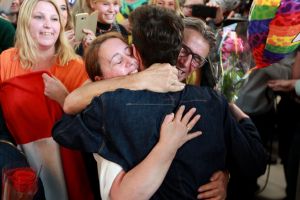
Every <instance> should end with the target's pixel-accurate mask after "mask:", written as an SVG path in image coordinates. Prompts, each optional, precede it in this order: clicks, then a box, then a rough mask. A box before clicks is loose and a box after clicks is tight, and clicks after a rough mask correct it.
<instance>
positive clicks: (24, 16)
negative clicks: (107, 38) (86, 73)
mask: <svg viewBox="0 0 300 200" xmlns="http://www.w3.org/2000/svg"><path fill="white" fill-rule="evenodd" d="M39 1H45V2H49V3H51V4H52V5H53V6H54V8H55V9H56V11H57V13H58V16H59V21H60V32H59V37H58V39H57V41H56V43H55V55H54V56H56V57H57V59H56V60H57V61H58V64H60V65H65V64H67V62H69V61H70V60H72V59H75V58H77V56H76V54H75V52H74V50H73V48H72V47H71V45H70V44H69V42H68V41H67V39H66V37H65V36H64V27H62V23H61V17H60V14H59V13H60V12H59V9H58V8H57V6H56V4H55V3H54V2H53V1H52V0H26V1H24V2H23V3H22V6H21V8H20V12H19V18H18V24H17V27H18V28H17V30H16V43H15V47H16V48H17V49H18V54H19V57H20V62H21V64H22V66H23V67H24V68H25V69H28V68H33V67H34V66H35V65H36V64H37V62H38V57H39V54H40V52H39V49H38V46H37V43H36V41H35V40H34V39H33V38H32V37H31V35H30V32H29V26H30V21H31V16H32V13H33V10H34V8H35V7H36V5H37V3H38V2H39Z"/></svg>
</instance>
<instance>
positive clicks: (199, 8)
mask: <svg viewBox="0 0 300 200" xmlns="http://www.w3.org/2000/svg"><path fill="white" fill-rule="evenodd" d="M216 15H217V8H215V7H209V6H206V5H202V4H196V5H192V16H193V17H200V18H203V19H205V18H207V17H210V18H216Z"/></svg>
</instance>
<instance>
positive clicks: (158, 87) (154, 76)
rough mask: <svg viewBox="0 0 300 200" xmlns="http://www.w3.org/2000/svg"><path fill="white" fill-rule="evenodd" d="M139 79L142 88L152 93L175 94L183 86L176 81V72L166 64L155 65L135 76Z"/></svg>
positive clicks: (174, 68)
mask: <svg viewBox="0 0 300 200" xmlns="http://www.w3.org/2000/svg"><path fill="white" fill-rule="evenodd" d="M136 75H137V76H138V77H140V80H141V84H142V88H143V89H146V90H150V91H153V92H176V91H181V90H183V89H184V86H185V84H184V83H181V82H180V81H179V80H178V70H177V69H176V67H174V66H172V65H170V64H167V63H156V64H153V65H151V67H149V68H148V69H146V70H144V71H142V72H140V73H138V74H136Z"/></svg>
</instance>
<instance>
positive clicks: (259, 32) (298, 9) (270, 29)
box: [248, 0, 300, 68]
mask: <svg viewBox="0 0 300 200" xmlns="http://www.w3.org/2000/svg"><path fill="white" fill-rule="evenodd" d="M249 18H250V19H249V20H250V23H249V27H248V41H249V44H250V47H251V48H252V51H253V56H254V59H255V62H256V67H257V68H263V67H267V66H269V65H271V64H272V63H276V62H278V61H280V60H281V59H283V58H284V57H285V56H286V55H288V54H290V53H293V52H294V51H295V50H296V49H297V48H298V47H299V44H300V0H254V1H253V5H252V8H251V13H250V16H249Z"/></svg>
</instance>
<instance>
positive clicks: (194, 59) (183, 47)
mask: <svg viewBox="0 0 300 200" xmlns="http://www.w3.org/2000/svg"><path fill="white" fill-rule="evenodd" d="M181 48H182V49H181V50H180V53H179V56H180V57H188V56H189V55H192V60H191V65H193V67H194V68H201V67H203V65H204V64H205V63H207V62H208V61H207V59H206V58H204V57H202V56H200V55H198V54H196V53H194V52H193V51H192V50H191V49H190V48H189V47H188V46H187V45H186V44H182V47H181ZM183 49H184V50H185V52H186V53H185V55H182V50H183ZM196 59H198V60H200V62H198V61H197V60H196ZM193 63H194V64H193ZM195 63H198V64H197V65H196V64H195Z"/></svg>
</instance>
